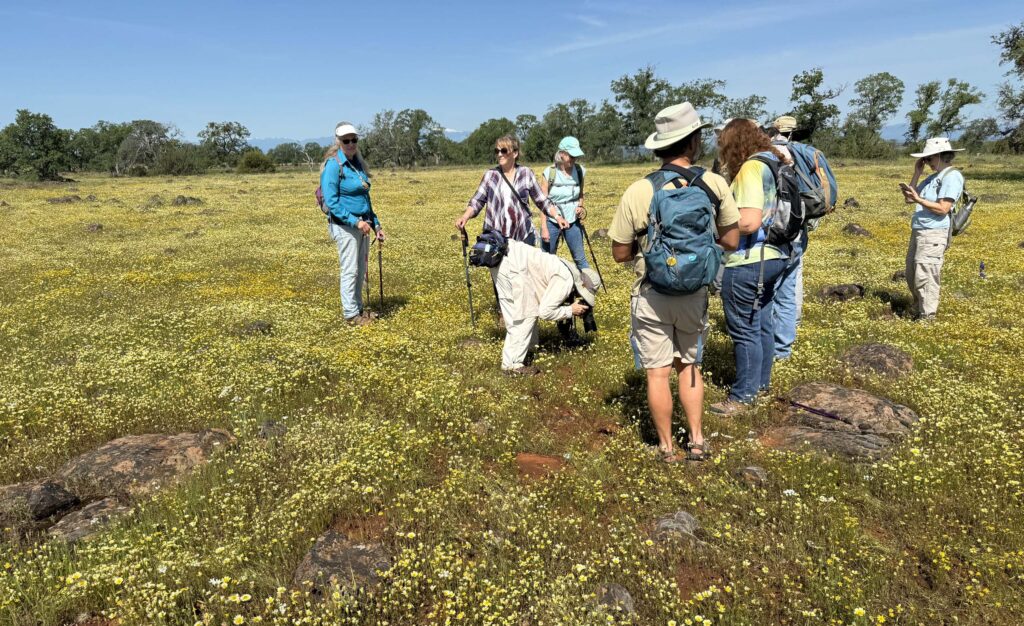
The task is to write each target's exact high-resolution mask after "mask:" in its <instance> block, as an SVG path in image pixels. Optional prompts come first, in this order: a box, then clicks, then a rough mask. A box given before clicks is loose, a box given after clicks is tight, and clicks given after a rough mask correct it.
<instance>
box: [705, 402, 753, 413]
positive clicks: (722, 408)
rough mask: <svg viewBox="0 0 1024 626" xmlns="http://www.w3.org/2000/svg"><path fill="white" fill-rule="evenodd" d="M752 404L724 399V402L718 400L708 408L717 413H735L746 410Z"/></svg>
mask: <svg viewBox="0 0 1024 626" xmlns="http://www.w3.org/2000/svg"><path fill="white" fill-rule="evenodd" d="M749 406H750V405H747V404H744V403H742V402H737V401H736V400H723V401H722V402H716V403H714V404H712V405H711V406H709V407H708V410H709V411H711V412H712V413H715V414H717V415H735V414H736V413H740V412H742V411H746V410H747V409H748V408H749Z"/></svg>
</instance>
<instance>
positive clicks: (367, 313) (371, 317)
mask: <svg viewBox="0 0 1024 626" xmlns="http://www.w3.org/2000/svg"><path fill="white" fill-rule="evenodd" d="M360 315H362V316H363V317H365V318H367V319H369V320H375V319H377V318H378V317H380V313H377V312H376V311H371V310H370V309H363V312H362V313H360Z"/></svg>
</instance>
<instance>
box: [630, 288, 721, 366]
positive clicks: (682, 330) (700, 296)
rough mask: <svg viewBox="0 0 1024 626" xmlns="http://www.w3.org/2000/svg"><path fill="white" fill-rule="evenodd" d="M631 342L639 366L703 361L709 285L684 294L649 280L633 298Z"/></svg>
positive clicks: (631, 304)
mask: <svg viewBox="0 0 1024 626" xmlns="http://www.w3.org/2000/svg"><path fill="white" fill-rule="evenodd" d="M630 318H631V320H632V332H631V334H630V342H631V343H632V344H633V355H634V357H635V359H636V364H637V366H638V367H642V368H643V369H654V368H658V367H667V366H669V365H672V362H673V361H674V360H675V359H679V360H680V361H681V362H682V363H684V364H689V363H697V364H699V363H700V362H701V358H702V357H703V352H704V333H705V330H706V329H707V322H708V291H707V289H706V288H704V289H701V290H700V291H697V292H695V293H691V294H689V295H685V296H666V295H662V294H660V293H658V292H657V291H655V290H654V289H652V288H651V286H650V285H648V284H643V285H641V286H640V293H639V294H637V295H635V296H633V297H632V298H631V299H630Z"/></svg>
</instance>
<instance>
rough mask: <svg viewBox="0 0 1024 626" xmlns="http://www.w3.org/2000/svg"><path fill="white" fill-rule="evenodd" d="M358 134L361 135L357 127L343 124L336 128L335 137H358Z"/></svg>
mask: <svg viewBox="0 0 1024 626" xmlns="http://www.w3.org/2000/svg"><path fill="white" fill-rule="evenodd" d="M358 134H359V131H358V130H356V127H355V126H353V125H351V124H347V123H345V122H341V123H339V124H338V125H337V126H335V127H334V136H335V137H344V136H345V135H358Z"/></svg>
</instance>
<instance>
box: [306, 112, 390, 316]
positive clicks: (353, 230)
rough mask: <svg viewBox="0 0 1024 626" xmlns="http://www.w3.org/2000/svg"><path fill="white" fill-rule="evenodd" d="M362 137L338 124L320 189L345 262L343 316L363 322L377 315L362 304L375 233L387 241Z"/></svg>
mask: <svg viewBox="0 0 1024 626" xmlns="http://www.w3.org/2000/svg"><path fill="white" fill-rule="evenodd" d="M358 142H359V136H358V133H357V132H356V129H355V127H354V126H352V124H349V123H348V122H341V123H339V124H338V125H337V126H336V127H335V129H334V145H333V146H331V147H330V148H328V149H327V152H326V153H325V154H324V163H323V165H322V166H321V167H320V188H321V190H322V191H323V194H324V204H325V205H326V206H327V208H328V209H329V212H328V215H327V229H328V232H329V234H330V236H331V239H333V240H334V241H335V243H336V244H338V260H339V262H340V263H341V280H340V288H341V308H342V312H343V313H344V315H345V321H346V322H348V323H349V324H353V325H357V326H362V325H364V324H368V323H370V322H371V321H373V319H374V318H376V314H375V313H370V312H368V311H366V310H364V309H363V295H362V294H363V280H364V279H365V276H366V265H367V255H368V254H369V250H370V235H371V233H372V234H373V235H374V236H375V237H376V239H377V240H378V241H384V231H383V230H382V229H381V226H380V220H379V219H377V214H376V213H374V212H373V205H372V203H371V202H370V169H369V168H368V167H367V166H366V162H365V161H363V158H362V156H361V155H360V154H359V144H358Z"/></svg>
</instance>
